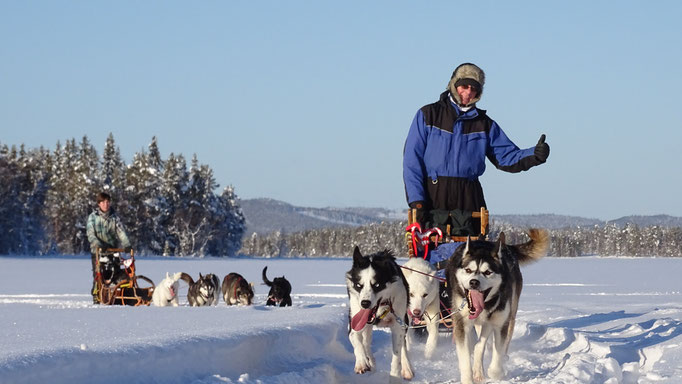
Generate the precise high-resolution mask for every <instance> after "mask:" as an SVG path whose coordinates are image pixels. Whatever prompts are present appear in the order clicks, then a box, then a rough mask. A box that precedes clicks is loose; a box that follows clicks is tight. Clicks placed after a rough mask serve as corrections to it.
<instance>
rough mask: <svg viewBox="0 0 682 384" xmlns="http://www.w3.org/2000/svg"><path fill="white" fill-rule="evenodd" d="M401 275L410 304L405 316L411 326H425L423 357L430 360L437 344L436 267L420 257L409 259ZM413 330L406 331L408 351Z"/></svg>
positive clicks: (438, 300) (438, 313)
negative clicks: (407, 287)
mask: <svg viewBox="0 0 682 384" xmlns="http://www.w3.org/2000/svg"><path fill="white" fill-rule="evenodd" d="M402 270H403V274H404V275H405V279H406V280H407V284H408V285H409V292H410V304H409V305H408V306H407V315H408V316H409V318H410V319H411V320H412V324H417V323H418V324H419V325H422V326H426V331H427V332H428V337H427V338H426V346H425V348H424V356H425V357H426V358H427V359H430V358H431V357H432V356H433V352H434V351H435V350H436V344H437V343H438V321H439V320H440V305H439V304H440V296H439V295H438V278H437V277H436V272H437V271H436V267H434V266H433V265H432V264H431V263H429V262H428V261H426V260H424V259H422V258H421V257H410V259H409V260H408V261H407V262H406V263H405V264H403V266H402ZM414 333H415V329H414V328H411V329H410V330H409V331H408V335H407V340H408V344H407V346H408V350H409V349H410V348H411V345H412V344H413V343H414Z"/></svg>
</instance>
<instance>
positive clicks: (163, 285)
mask: <svg viewBox="0 0 682 384" xmlns="http://www.w3.org/2000/svg"><path fill="white" fill-rule="evenodd" d="M180 276H182V272H178V273H175V274H173V275H170V274H169V273H168V272H166V277H165V278H164V279H163V280H161V282H160V283H159V284H157V285H156V287H155V288H154V293H153V294H152V304H153V305H155V306H157V307H167V306H169V305H172V306H174V307H177V306H178V305H179V302H178V288H179V287H180V283H179V282H178V280H180Z"/></svg>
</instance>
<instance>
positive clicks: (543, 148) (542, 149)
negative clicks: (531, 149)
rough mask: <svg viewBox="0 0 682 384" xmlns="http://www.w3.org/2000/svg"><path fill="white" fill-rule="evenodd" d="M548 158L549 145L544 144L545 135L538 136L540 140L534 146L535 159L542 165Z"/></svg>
mask: <svg viewBox="0 0 682 384" xmlns="http://www.w3.org/2000/svg"><path fill="white" fill-rule="evenodd" d="M548 157H549V144H547V143H545V134H544V133H543V134H542V136H540V140H538V143H537V144H536V145H535V158H536V159H538V161H539V162H541V163H544V162H545V161H547V158H548Z"/></svg>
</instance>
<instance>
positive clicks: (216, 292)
mask: <svg viewBox="0 0 682 384" xmlns="http://www.w3.org/2000/svg"><path fill="white" fill-rule="evenodd" d="M206 277H207V278H209V279H211V282H213V286H214V287H215V289H214V290H213V296H212V299H211V300H209V303H208V304H209V305H218V303H219V302H220V279H219V278H218V276H216V275H214V274H212V273H209V274H208V275H206Z"/></svg>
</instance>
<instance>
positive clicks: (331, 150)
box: [0, 1, 682, 219]
mask: <svg viewBox="0 0 682 384" xmlns="http://www.w3.org/2000/svg"><path fill="white" fill-rule="evenodd" d="M474 4H475V5H474ZM681 19H682V2H679V1H656V2H650V3H644V2H634V1H620V2H606V1H571V2H547V1H537V2H523V1H522V2H507V3H505V2H492V1H481V2H475V3H469V2H466V3H465V2H455V1H434V2H416V1H414V2H403V1H347V2H322V1H319V2H315V1H287V2H283V1H264V2H246V1H201V2H178V1H144V2H134V1H117V2H94V1H62V2H56V1H2V2H0V142H1V143H3V144H9V145H11V144H17V145H18V144H21V143H24V144H26V145H27V146H28V147H30V148H34V147H38V146H40V145H43V146H45V147H48V148H52V149H53V148H54V147H55V145H56V143H57V141H61V142H62V143H63V142H64V141H65V140H66V139H70V138H76V139H80V138H81V137H82V136H83V135H87V136H88V137H89V138H90V140H91V141H92V142H93V143H94V144H95V145H96V147H97V149H98V150H99V151H100V152H101V150H102V149H103V147H104V142H105V139H106V137H107V135H108V134H109V132H112V133H113V134H114V138H115V140H116V142H117V144H118V145H119V147H120V148H121V152H122V155H123V156H124V159H125V160H126V162H129V161H130V160H131V159H132V155H133V153H135V152H138V151H140V150H141V149H143V148H146V147H147V145H148V144H149V142H150V141H151V138H152V136H157V137H158V141H159V147H160V149H161V153H162V155H163V156H164V157H167V156H168V154H169V153H170V152H174V153H176V154H177V153H182V154H184V155H185V156H186V157H187V158H191V156H192V154H194V153H196V154H197V156H198V158H199V161H200V162H201V163H204V164H208V165H210V166H211V167H212V168H213V170H214V171H215V176H216V179H217V181H218V183H219V184H220V185H221V187H223V186H225V185H228V184H231V185H233V186H234V187H235V191H236V193H237V195H238V196H240V197H241V198H254V197H270V198H274V199H278V200H283V201H286V202H289V203H292V204H295V205H300V206H315V207H323V206H337V207H338V206H368V207H386V208H404V207H405V206H406V204H405V197H404V188H403V183H402V150H403V144H404V140H405V137H406V135H407V130H408V128H409V125H410V122H411V121H412V118H413V117H414V114H415V112H416V111H417V109H419V108H420V107H421V106H423V105H425V104H428V103H431V102H433V101H435V100H437V98H438V95H439V94H440V92H442V91H443V90H444V89H445V86H446V84H447V81H448V80H449V78H450V74H451V73H452V70H453V69H454V68H455V67H456V66H457V65H458V64H460V63H462V62H474V63H476V64H478V65H479V66H481V67H482V68H483V69H484V70H485V71H486V75H487V79H486V80H487V81H486V86H485V89H484V94H483V98H482V100H481V101H480V102H479V104H478V106H479V107H480V108H483V109H486V110H487V111H488V114H489V115H490V116H491V117H492V118H493V119H495V120H496V121H497V122H498V123H499V124H500V126H501V127H502V128H503V130H504V131H505V132H506V133H507V135H508V136H509V137H510V138H511V139H512V140H513V141H514V142H515V143H516V144H517V145H518V146H519V147H522V148H527V147H531V146H533V145H534V144H535V143H536V142H537V140H538V138H539V136H540V134H542V133H545V134H546V135H547V142H548V143H549V144H550V146H551V155H550V158H549V160H548V162H547V164H545V165H543V166H541V167H537V168H534V169H531V170H530V171H528V172H525V173H521V174H507V173H504V172H501V171H499V170H497V169H495V168H494V167H493V166H492V165H491V164H490V163H488V169H487V171H486V173H485V175H484V176H483V177H482V178H481V182H482V184H483V188H484V191H485V195H486V200H487V202H488V208H489V209H490V211H491V213H492V214H493V215H494V214H495V213H500V214H502V213H505V214H506V213H522V214H530V213H556V214H566V215H577V216H584V217H593V218H601V219H615V218H618V217H621V216H624V215H630V214H640V215H649V214H670V215H675V216H682V203H680V197H679V195H680V191H681V190H682V177H681V176H680V174H681V173H680V166H682V149H681V148H680V143H682V132H681V130H682V108H680V101H682V98H681V97H680V89H682V49H680V48H679V46H680V44H681V42H682V27H681V26H680V20H681Z"/></svg>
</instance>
